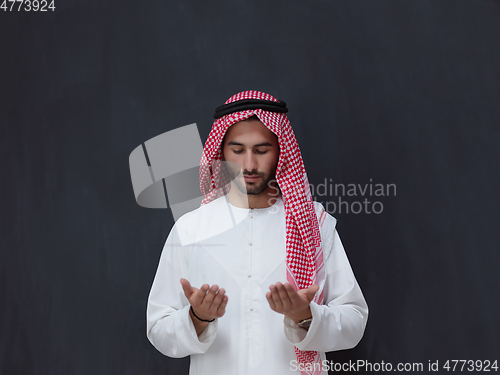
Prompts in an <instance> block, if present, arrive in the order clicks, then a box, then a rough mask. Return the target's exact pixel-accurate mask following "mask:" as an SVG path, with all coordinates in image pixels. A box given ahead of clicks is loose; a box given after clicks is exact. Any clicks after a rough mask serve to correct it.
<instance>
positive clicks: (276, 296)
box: [269, 285, 283, 312]
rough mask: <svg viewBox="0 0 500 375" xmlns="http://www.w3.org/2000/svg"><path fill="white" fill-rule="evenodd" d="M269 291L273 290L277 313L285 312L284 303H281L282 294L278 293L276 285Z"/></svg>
mask: <svg viewBox="0 0 500 375" xmlns="http://www.w3.org/2000/svg"><path fill="white" fill-rule="evenodd" d="M269 290H271V298H272V299H273V301H274V303H275V304H276V311H278V312H281V311H283V302H282V301H281V298H280V294H279V292H278V289H277V288H276V285H271V286H270V287H269Z"/></svg>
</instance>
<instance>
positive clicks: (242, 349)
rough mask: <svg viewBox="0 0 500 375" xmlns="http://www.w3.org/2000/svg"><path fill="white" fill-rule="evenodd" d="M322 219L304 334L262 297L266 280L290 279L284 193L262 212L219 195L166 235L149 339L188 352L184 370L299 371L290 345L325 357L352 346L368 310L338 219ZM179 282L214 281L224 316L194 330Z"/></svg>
mask: <svg viewBox="0 0 500 375" xmlns="http://www.w3.org/2000/svg"><path fill="white" fill-rule="evenodd" d="M318 205H319V203H316V202H315V207H316V209H317V212H320V210H319V207H320V206H318ZM321 219H322V220H321V222H322V225H321V226H320V232H321V237H322V243H323V250H324V258H325V266H326V283H325V287H324V304H323V305H318V304H316V303H314V302H312V303H311V304H310V307H311V312H312V317H313V319H312V324H311V326H310V327H309V330H305V329H303V328H300V327H298V326H297V324H295V322H293V321H291V320H289V319H288V318H285V317H284V315H282V314H279V313H276V312H274V311H272V310H271V308H270V307H269V304H268V302H267V299H266V292H268V291H269V286H270V285H271V284H275V283H276V282H278V281H279V282H281V283H285V282H286V281H287V279H286V262H285V256H286V249H285V238H286V225H285V211H284V206H283V202H282V200H281V199H278V200H277V202H276V203H275V204H274V205H273V206H271V207H268V208H261V209H244V208H238V207H235V206H233V205H231V204H230V203H229V201H228V199H227V196H224V197H221V198H218V199H216V200H214V201H213V202H211V203H209V204H206V205H203V206H201V207H200V208H198V209H197V210H195V211H192V212H190V213H188V214H186V215H184V216H182V217H181V218H180V219H179V220H178V221H177V222H176V224H175V225H174V227H173V229H172V231H171V232H170V235H169V236H168V238H167V240H166V243H165V246H164V248H163V252H162V255H161V259H160V263H159V266H158V270H157V272H156V276H155V279H154V282H153V286H152V288H151V293H150V295H149V300H148V307H147V336H148V338H149V340H150V341H151V343H152V344H153V345H154V346H155V347H156V349H158V350H159V351H160V352H161V353H163V354H165V355H167V356H169V357H176V358H177V357H185V356H188V355H190V356H191V366H190V371H189V374H191V375H205V374H206V375H214V374H218V375H225V374H228V375H235V374H238V375H253V374H258V375H263V374H273V375H281V374H291V373H296V374H300V371H298V364H297V362H296V355H295V352H294V346H296V347H297V348H299V349H301V350H314V351H319V352H320V353H321V358H322V359H323V360H324V359H325V352H328V351H333V350H340V349H348V348H352V347H354V346H355V345H357V343H358V342H359V340H360V339H361V337H362V336H363V332H364V329H365V325H366V320H367V317H368V307H367V305H366V302H365V300H364V298H363V294H362V293H361V290H360V288H359V286H358V283H357V281H356V279H355V277H354V274H353V272H352V270H351V267H350V264H349V261H348V260H347V257H346V254H345V251H344V248H343V246H342V243H341V241H340V238H339V236H338V234H337V231H336V230H335V224H336V220H335V218H333V217H332V216H331V215H329V214H327V213H324V214H323V217H321ZM181 278H185V279H187V280H188V281H189V282H190V283H191V285H192V286H194V287H197V288H200V287H201V286H202V285H203V284H209V285H214V284H216V285H217V286H219V288H224V289H225V290H226V295H227V296H228V304H227V307H226V313H225V315H224V316H223V317H222V318H219V319H216V320H215V321H214V322H213V323H209V325H208V326H207V328H206V329H205V331H203V332H202V333H201V334H200V335H199V336H197V335H196V331H195V328H194V325H193V322H192V321H191V318H190V315H189V307H190V306H189V302H188V300H187V299H186V297H185V296H184V292H183V290H182V286H181V284H180V279H181ZM294 370H296V371H294ZM324 373H325V374H326V372H324Z"/></svg>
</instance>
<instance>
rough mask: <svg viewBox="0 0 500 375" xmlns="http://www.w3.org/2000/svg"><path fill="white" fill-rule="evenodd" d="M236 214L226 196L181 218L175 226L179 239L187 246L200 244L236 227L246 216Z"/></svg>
mask: <svg viewBox="0 0 500 375" xmlns="http://www.w3.org/2000/svg"><path fill="white" fill-rule="evenodd" d="M247 214H248V213H245V214H242V213H240V212H234V210H233V209H232V208H231V205H230V204H229V202H228V201H227V199H226V197H225V196H222V197H220V198H217V199H215V200H213V201H212V202H210V203H207V204H204V205H202V206H200V207H198V208H197V209H196V210H193V211H190V212H188V213H186V214H184V215H183V216H181V217H180V218H179V219H178V220H177V222H176V223H175V225H174V228H173V229H172V230H175V231H176V232H177V234H178V236H179V239H180V241H181V243H182V245H183V246H184V245H185V244H193V243H198V242H201V241H204V240H207V239H209V238H212V237H214V236H216V235H218V234H221V233H223V232H225V231H227V230H229V229H231V228H233V227H234V226H236V225H237V224H238V223H239V222H240V221H241V220H243V219H244V217H245V215H247Z"/></svg>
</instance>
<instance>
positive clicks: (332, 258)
mask: <svg viewBox="0 0 500 375" xmlns="http://www.w3.org/2000/svg"><path fill="white" fill-rule="evenodd" d="M330 218H332V219H333V220H335V219H334V218H333V217H331V216H330ZM334 224H335V221H334ZM332 231H333V236H332V235H331V236H332V237H333V241H331V240H330V241H329V242H330V250H329V252H328V253H327V259H326V261H325V266H326V271H327V276H326V282H325V287H324V296H325V304H324V305H318V304H316V303H314V302H312V303H311V304H310V307H311V312H312V318H313V319H312V322H311V326H310V327H309V330H305V329H302V328H300V327H299V326H298V325H297V324H296V323H295V322H294V321H292V320H290V319H288V318H286V317H285V321H284V323H285V335H286V337H287V339H288V341H289V342H291V343H292V344H294V345H295V346H296V347H297V348H298V349H300V350H312V351H319V352H330V351H334V350H342V349H350V348H353V347H355V346H356V345H357V344H358V343H359V341H360V340H361V338H362V337H363V333H364V330H365V327H366V322H367V319H368V306H367V304H366V301H365V299H364V297H363V293H362V292H361V289H360V287H359V285H358V283H357V281H356V278H355V277H354V274H353V272H352V269H351V266H350V264H349V260H348V259H347V256H346V254H345V251H344V247H343V246H342V242H341V240H340V237H339V235H338V233H337V230H336V229H333V230H332ZM330 233H331V232H330Z"/></svg>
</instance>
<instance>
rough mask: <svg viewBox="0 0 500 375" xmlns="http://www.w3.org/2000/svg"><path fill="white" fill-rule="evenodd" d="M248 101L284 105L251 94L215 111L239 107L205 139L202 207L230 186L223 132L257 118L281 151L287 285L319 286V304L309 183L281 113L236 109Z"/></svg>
mask: <svg viewBox="0 0 500 375" xmlns="http://www.w3.org/2000/svg"><path fill="white" fill-rule="evenodd" d="M249 99H257V100H256V101H253V102H252V103H253V104H255V103H258V102H259V100H260V101H271V102H275V103H284V102H280V101H279V100H277V99H276V98H274V97H273V96H271V95H269V94H266V93H263V92H260V91H253V90H251V91H243V92H240V93H238V94H236V95H233V96H231V97H230V98H229V99H228V100H227V101H226V102H225V103H224V104H225V105H224V106H221V107H219V108H218V110H219V109H221V108H223V107H224V108H228V107H231V106H227V105H228V104H230V103H235V102H239V101H241V102H242V103H241V104H240V103H235V104H234V107H233V108H234V109H235V110H236V111H237V112H230V113H227V114H224V115H223V116H222V117H219V118H217V119H216V120H215V122H214V124H213V126H212V130H211V131H210V134H209V135H208V139H207V141H206V143H205V147H204V149H203V155H202V158H201V163H200V189H201V192H202V193H203V196H204V199H203V201H202V202H201V204H202V205H203V204H206V203H209V202H211V201H212V200H214V199H216V198H218V197H221V196H223V195H225V194H227V193H228V192H229V188H230V181H228V180H227V176H225V173H221V161H222V149H221V144H222V140H223V138H224V135H225V134H226V131H227V129H228V128H229V127H230V126H231V125H233V124H235V123H237V122H239V121H242V120H245V119H247V118H249V117H251V116H254V115H255V116H257V117H258V119H259V120H260V121H261V122H262V123H263V124H264V125H265V126H266V127H267V128H268V129H269V130H271V131H272V132H273V133H274V134H276V136H277V137H278V142H279V147H280V154H279V160H278V165H277V168H276V181H277V183H278V185H279V188H280V190H281V194H282V199H283V204H284V207H285V218H286V265H287V281H288V282H289V283H290V284H292V285H293V286H294V287H295V289H296V290H299V289H304V288H308V287H309V286H311V285H312V284H318V285H319V287H320V289H319V290H318V292H317V293H316V295H315V297H314V301H315V302H316V303H318V304H322V303H323V287H324V284H325V268H324V261H323V250H322V247H321V236H320V232H319V224H318V220H317V216H316V211H315V208H314V204H313V201H312V197H311V193H310V190H309V181H308V179H307V174H306V171H305V168H304V162H303V160H302V156H301V154H300V150H299V146H298V144H297V140H296V139H295V134H294V133H293V130H292V127H291V125H290V121H289V120H288V117H287V115H286V113H285V111H280V112H277V111H274V109H273V108H272V107H273V106H274V105H271V106H269V105H267V107H266V105H261V106H255V105H254V106H253V107H251V109H241V108H248V107H245V105H244V103H248V100H249ZM276 106H277V107H282V105H281V104H276ZM256 107H258V108H256ZM262 108H265V109H262ZM266 109H267V110H266ZM219 112H220V111H219ZM216 114H217V113H216ZM214 117H215V116H214ZM295 353H296V355H297V360H298V362H299V363H302V364H304V365H305V364H309V363H311V364H313V363H317V362H319V363H321V358H320V356H319V353H318V352H314V351H301V350H299V349H297V348H295ZM301 368H318V370H316V371H312V372H303V373H304V374H306V373H307V374H309V373H310V374H316V373H318V374H321V365H320V366H317V365H316V366H301Z"/></svg>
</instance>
